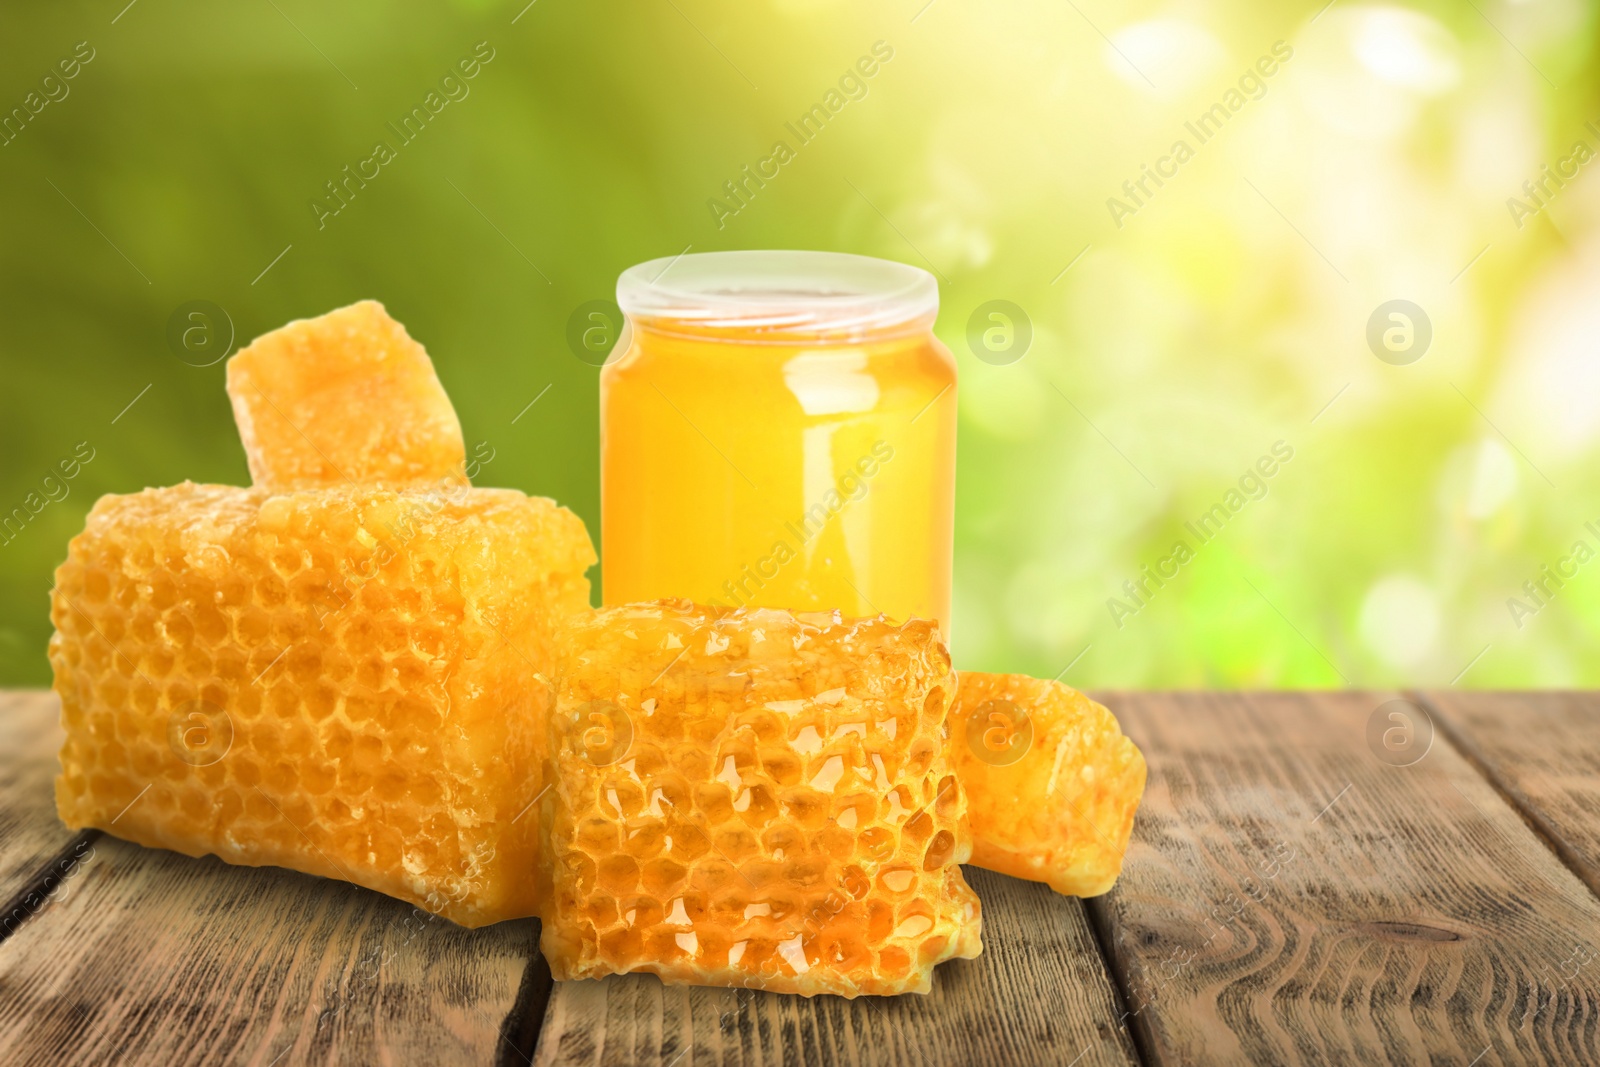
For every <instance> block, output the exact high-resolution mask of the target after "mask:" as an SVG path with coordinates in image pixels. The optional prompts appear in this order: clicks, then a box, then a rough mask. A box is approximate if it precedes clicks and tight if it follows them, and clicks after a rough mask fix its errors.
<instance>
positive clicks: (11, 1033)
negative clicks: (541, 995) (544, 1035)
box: [0, 837, 537, 1067]
mask: <svg viewBox="0 0 1600 1067" xmlns="http://www.w3.org/2000/svg"><path fill="white" fill-rule="evenodd" d="M80 868H81V869H80V872H79V873H78V874H77V876H76V877H75V878H73V879H72V880H71V881H70V882H69V883H68V885H67V886H65V887H64V889H63V891H62V892H60V893H58V894H57V896H56V898H55V899H53V900H52V901H51V903H50V904H49V905H48V906H47V907H45V908H44V909H43V910H42V911H40V913H39V914H37V915H35V916H33V917H32V918H30V919H29V920H28V921H27V922H25V923H23V924H22V926H21V927H20V928H19V929H18V930H17V931H16V933H15V934H14V935H13V936H12V937H11V938H10V939H8V940H7V941H5V942H4V943H0V1062H3V1063H5V1064H7V1065H18V1067H20V1065H24V1064H41V1065H43V1064H57V1063H64V1062H73V1063H113V1062H114V1063H118V1064H149V1065H159V1067H178V1065H188V1064H196V1065H198V1064H218V1063H227V1064H241V1065H254V1067H268V1065H275V1067H287V1065H289V1064H308V1063H309V1064H332V1063H344V1064H384V1063H416V1064H429V1065H434V1064H440V1065H443V1064H473V1065H488V1064H492V1063H495V1062H496V1061H497V1059H503V1058H506V1057H509V1059H510V1062H514V1063H520V1062H524V1060H525V1059H526V1055H527V1054H528V1053H529V1052H531V1049H529V1050H526V1051H524V1052H522V1053H516V1050H514V1049H511V1048H510V1045H509V1044H507V1042H506V1040H505V1039H504V1038H503V1037H502V1029H503V1028H504V1029H506V1030H507V1031H508V1032H512V1031H516V1030H517V1029H518V1027H517V1025H516V1019H515V1013H514V1010H513V1009H514V1007H515V1006H516V1002H517V996H518V990H519V986H521V985H522V981H523V978H524V972H525V970H526V969H527V964H528V961H529V959H530V955H531V954H533V953H535V952H536V951H537V947H536V943H535V942H536V924H535V923H534V922H533V921H532V920H522V921H517V922H509V923H501V924H499V925H496V926H491V927H487V928H484V929H482V930H475V931H469V930H464V929H462V928H460V927H457V926H454V925H452V924H451V923H449V922H447V921H446V920H444V919H431V918H430V917H429V916H428V915H426V914H425V913H421V912H416V911H414V910H413V909H412V908H411V907H410V906H409V905H407V904H404V903H402V902H400V901H397V900H392V899H390V898H388V897H384V896H380V895H378V894H376V893H372V892H369V891H367V890H364V889H358V888H356V887H354V886H349V885H345V884H342V883H338V882H330V881H325V880H322V879H318V878H312V877H310V876H307V875H301V874H296V873H293V872H290V871H283V870H278V869H276V868H245V867H228V866H226V865H225V864H223V863H222V862H221V861H219V860H216V859H203V860H192V859H188V858H187V857H183V856H179V855H176V854H174V853H170V852H163V851H160V850H156V849H144V848H140V847H138V846H136V845H130V844H127V843H126V842H122V841H118V840H116V839H114V838H111V837H102V838H100V839H99V840H98V841H96V842H94V844H93V848H92V852H91V854H90V855H88V856H87V857H86V858H85V859H84V860H83V861H82V862H81V864H80ZM513 1053H516V1054H515V1055H513Z"/></svg>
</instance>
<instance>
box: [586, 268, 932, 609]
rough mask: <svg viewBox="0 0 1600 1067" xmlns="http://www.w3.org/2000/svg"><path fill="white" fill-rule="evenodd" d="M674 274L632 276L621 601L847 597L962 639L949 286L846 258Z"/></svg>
mask: <svg viewBox="0 0 1600 1067" xmlns="http://www.w3.org/2000/svg"><path fill="white" fill-rule="evenodd" d="M641 270H643V271H644V272H645V277H644V280H639V279H637V278H636V279H635V280H634V282H633V283H632V284H631V285H630V275H633V274H634V272H636V271H641ZM661 270H662V265H661V264H659V263H657V264H642V265H641V267H636V268H634V269H633V271H630V272H628V273H627V274H624V275H623V280H622V282H621V283H620V284H619V286H618V296H619V302H621V303H622V305H623V309H624V310H625V311H626V312H627V313H628V316H629V326H630V328H629V330H628V331H627V332H626V333H625V334H624V336H623V339H622V341H621V342H619V345H618V347H617V350H616V352H615V353H614V355H613V358H612V359H611V360H610V361H609V362H608V363H607V365H606V367H605V368H604V370H603V371H602V373H601V390H600V400H601V456H602V460H601V462H602V505H601V545H602V552H603V568H602V569H603V582H604V599H605V602H606V603H607V604H620V603H628V602H633V601H643V600H654V599H658V598H662V597H686V598H689V599H691V600H694V601H697V602H700V603H711V604H721V605H724V606H728V607H752V606H753V607H780V608H792V609H796V610H831V609H835V608H837V609H840V610H842V611H843V612H844V614H845V615H846V616H872V615H878V614H880V613H881V614H884V615H887V616H888V617H889V618H890V619H892V620H895V621H897V622H905V621H907V620H910V619H930V620H934V621H937V622H938V623H939V624H940V626H941V628H942V629H943V631H944V633H945V634H946V636H948V634H949V621H950V581H951V578H950V575H951V550H952V549H951V542H952V535H953V532H952V521H953V520H952V516H953V509H954V490H955V484H954V483H955V433H956V390H955V383H956V372H955V363H954V360H953V359H952V358H951V356H950V353H949V351H948V350H947V349H946V348H945V347H944V346H943V345H941V344H940V343H939V342H938V340H937V339H935V338H934V336H933V334H932V324H933V317H934V315H935V313H936V312H937V289H936V288H935V287H934V284H933V279H932V278H931V277H930V276H928V275H926V274H925V273H924V272H922V271H918V270H916V269H915V268H911V267H906V266H904V265H901V264H891V263H886V262H883V261H879V260H871V259H866V258H864V257H859V256H843V255H835V254H829V253H713V254H710V255H706V256H688V257H683V259H681V260H680V261H678V262H677V263H675V264H672V265H671V266H670V267H669V268H668V271H667V273H666V275H665V276H664V278H665V280H664V281H663V280H653V279H652V278H651V276H652V275H653V276H654V279H661V278H663V275H661V274H660V272H661ZM730 277H731V278H735V279H739V281H737V282H729V281H727V279H728V278H730ZM675 279H681V280H680V281H678V284H677V287H676V288H672V287H671V286H670V285H669V284H668V283H670V282H672V281H674V280H675ZM719 279H720V280H719Z"/></svg>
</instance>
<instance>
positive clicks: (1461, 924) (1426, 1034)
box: [1090, 693, 1600, 1065]
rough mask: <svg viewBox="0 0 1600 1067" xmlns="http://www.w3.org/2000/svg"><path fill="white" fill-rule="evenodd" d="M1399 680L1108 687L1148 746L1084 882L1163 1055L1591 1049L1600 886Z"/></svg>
mask: <svg viewBox="0 0 1600 1067" xmlns="http://www.w3.org/2000/svg"><path fill="white" fill-rule="evenodd" d="M1390 696H1391V695H1390V694H1376V695H1363V694H1359V693H1339V694H1320V695H1309V694H1273V695H1265V694H1263V695H1237V694H1193V695H1182V696H1178V695H1155V694H1151V695H1140V696H1134V695H1129V696H1115V695H1113V696H1109V697H1107V698H1106V703H1107V704H1108V705H1109V706H1110V707H1112V708H1113V709H1114V710H1115V711H1116V712H1117V713H1118V716H1119V718H1120V719H1121V720H1122V723H1123V725H1124V727H1125V728H1126V730H1127V732H1128V733H1129V735H1130V736H1132V737H1133V738H1134V740H1135V741H1136V742H1137V743H1138V744H1139V745H1140V747H1141V748H1142V749H1143V750H1144V753H1145V756H1146V758H1147V759H1148V760H1149V762H1150V784H1149V787H1148V789H1147V791H1146V794H1145V800H1144V805H1143V807H1142V809H1141V811H1140V813H1139V818H1138V822H1137V823H1136V825H1135V829H1134V844H1133V846H1132V848H1131V849H1130V852H1129V856H1128V862H1127V865H1126V867H1125V868H1124V871H1123V875H1122V880H1121V881H1120V882H1119V883H1118V886H1117V888H1116V889H1115V890H1113V891H1112V893H1110V894H1108V895H1107V896H1106V897H1102V898H1100V899H1099V900H1097V901H1093V902H1091V904H1090V908H1091V911H1092V914H1093V915H1094V917H1095V920H1096V922H1097V923H1098V924H1099V926H1100V929H1101V932H1102V935H1103V936H1102V940H1103V942H1104V943H1105V944H1106V946H1107V948H1108V950H1109V952H1110V957H1111V961H1112V965H1113V967H1114V969H1115V970H1116V972H1117V974H1118V976H1119V977H1120V978H1121V980H1122V981H1123V982H1124V983H1125V986H1124V988H1125V990H1126V995H1127V998H1128V1009H1127V1010H1128V1011H1129V1012H1130V1016H1129V1020H1128V1021H1129V1023H1130V1024H1131V1025H1132V1026H1133V1027H1134V1029H1135V1031H1136V1033H1137V1036H1138V1039H1139V1044H1140V1048H1141V1050H1142V1051H1143V1053H1144V1055H1145V1059H1146V1061H1147V1062H1150V1063H1157V1064H1179V1063H1182V1064H1234V1063H1263V1064H1283V1063H1330V1064H1332V1063H1338V1064H1343V1063H1372V1064H1388V1063H1434V1064H1446V1063H1453V1064H1463V1065H1464V1064H1472V1063H1479V1064H1491V1063H1497V1064H1518V1063H1529V1064H1533V1063H1540V1064H1543V1063H1573V1064H1576V1063H1597V1062H1600V959H1596V958H1595V957H1596V940H1595V939H1596V937H1597V933H1600V902H1597V901H1596V899H1595V897H1594V896H1593V895H1592V894H1590V892H1589V891H1588V889H1587V888H1586V887H1585V886H1584V885H1583V884H1582V883H1581V882H1580V881H1578V879H1577V878H1575V877H1574V876H1573V874H1572V873H1571V872H1570V871H1568V870H1567V869H1566V867H1564V866H1563V865H1562V864H1561V863H1560V862H1559V861H1558V860H1557V858H1556V857H1555V856H1554V855H1553V854H1552V853H1551V852H1550V851H1549V850H1548V849H1547V848H1546V847H1545V846H1544V844H1543V843H1542V842H1541V841H1540V839H1539V838H1538V837H1537V836H1536V835H1535V834H1534V833H1533V832H1532V831H1530V830H1529V828H1528V827H1527V825H1526V824H1524V822H1523V821H1522V819H1521V818H1520V817H1519V815H1518V814H1517V813H1516V812H1515V811H1513V810H1512V809H1511V808H1510V807H1509V806H1508V805H1507V804H1505V803H1504V802H1503V801H1502V800H1501V798H1500V797H1499V795H1498V794H1497V793H1496V792H1495V790H1494V788H1493V787H1492V786H1491V785H1490V784H1489V783H1488V782H1486V781H1484V780H1483V779H1482V778H1481V777H1480V776H1479V775H1478V774H1477V773H1476V771H1475V770H1474V769H1473V768H1472V767H1471V766H1470V765H1469V764H1468V762H1467V761H1466V760H1465V759H1463V758H1462V757H1461V756H1460V755H1459V754H1458V753H1457V752H1456V751H1455V750H1454V749H1453V748H1452V747H1451V746H1450V745H1449V744H1446V743H1444V742H1443V741H1442V740H1436V741H1435V743H1434V744H1433V746H1432V748H1431V749H1430V750H1429V751H1428V754H1427V755H1426V756H1425V757H1424V758H1423V759H1422V760H1421V761H1420V762H1417V763H1415V764H1414V765H1411V766H1405V767H1401V766H1391V765H1389V764H1388V763H1385V762H1383V761H1382V760H1381V759H1380V758H1379V757H1378V756H1377V755H1375V754H1374V752H1373V751H1372V750H1371V749H1369V747H1368V744H1367V740H1366V729H1367V724H1368V720H1369V718H1370V717H1371V716H1372V715H1373V713H1374V711H1375V710H1377V709H1378V708H1379V706H1380V705H1381V704H1383V703H1384V701H1385V700H1387V699H1388V698H1389V697H1390Z"/></svg>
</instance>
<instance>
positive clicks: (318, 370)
mask: <svg viewBox="0 0 1600 1067" xmlns="http://www.w3.org/2000/svg"><path fill="white" fill-rule="evenodd" d="M228 396H229V398H230V399H231V400H232V401H233V417H234V421H236V422H237V423H238V424H239V437H240V438H241V439H242V440H243V441H244V451H245V457H246V459H247V460H248V461H249V464H250V478H251V480H252V481H253V482H254V483H255V484H256V485H258V486H262V487H265V488H268V489H278V490H286V489H308V488H312V487H315V486H320V485H356V484H360V485H365V484H367V483H381V484H384V485H387V486H390V487H392V488H398V487H402V486H416V485H425V484H428V483H434V482H441V481H450V482H454V483H457V484H460V483H464V482H465V481H466V478H465V476H464V474H463V470H464V467H465V462H466V449H465V447H464V446H463V444H462V440H461V423H460V422H458V421H457V420H456V411H455V408H454V407H452V406H451V404H450V398H449V397H448V396H446V395H445V392H444V387H443V386H442V385H440V384H439V378H438V375H436V374H434V372H433V361H432V360H430V359H429V358H428V353H427V352H426V351H424V350H423V348H422V346H421V345H419V344H417V342H415V341H413V340H412V339H411V337H410V335H409V334H407V333H406V329H405V327H404V326H402V325H400V324H399V323H398V322H396V321H395V320H394V319H392V318H390V317H389V313H388V312H386V311H384V309H383V305H382V304H380V303H378V302H377V301H375V300H363V301H361V302H360V303H359V304H351V305H350V306H349V307H345V308H340V309H339V310H337V311H330V312H328V314H326V315H323V316H322V317H320V318H315V319H301V320H299V321H297V322H291V323H289V324H288V325H287V326H283V327H280V328H279V329H276V330H273V331H272V332H271V333H268V334H263V335H262V336H260V337H258V338H256V339H255V340H254V341H252V342H251V343H250V344H249V345H248V346H247V347H245V348H243V349H241V350H240V351H239V352H238V354H236V355H235V356H234V357H233V358H232V359H230V360H229V361H228Z"/></svg>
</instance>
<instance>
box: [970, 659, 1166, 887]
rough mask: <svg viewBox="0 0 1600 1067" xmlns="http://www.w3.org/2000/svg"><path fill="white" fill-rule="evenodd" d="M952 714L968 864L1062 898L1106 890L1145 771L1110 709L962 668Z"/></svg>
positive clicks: (1039, 685)
mask: <svg viewBox="0 0 1600 1067" xmlns="http://www.w3.org/2000/svg"><path fill="white" fill-rule="evenodd" d="M950 719H951V725H950V732H951V736H952V738H953V740H952V742H951V753H952V761H953V763H954V764H955V768H956V774H957V775H958V776H959V777H960V779H961V785H962V787H963V788H964V789H965V790H966V792H967V797H968V803H969V805H970V809H969V810H970V815H971V819H972V835H973V848H972V862H973V863H974V864H976V865H977V866H979V867H987V868H988V869H989V870H991V871H999V872H1001V873H1002V874H1009V875H1012V876H1014V877H1017V878H1026V879H1028V880H1029V881H1033V882H1047V883H1049V885H1050V888H1052V889H1054V890H1055V891H1056V892H1057V893H1065V894H1066V895H1068V896H1075V897H1093V896H1099V895H1100V894H1101V893H1104V892H1106V891H1107V890H1109V889H1110V888H1111V886H1112V884H1113V883H1114V882H1116V880H1117V875H1118V874H1119V873H1120V872H1121V871H1122V857H1123V854H1124V853H1125V852H1126V851H1127V849H1128V836H1129V834H1131V833H1132V832H1133V813H1134V811H1135V809H1137V808H1138V806H1139V797H1140V796H1141V795H1142V794H1143V793H1144V778H1145V765H1144V757H1143V756H1142V755H1140V753H1139V750H1138V748H1136V747H1135V746H1134V744H1133V742H1132V741H1130V740H1128V739H1127V738H1126V737H1124V736H1123V735H1122V731H1121V729H1119V728H1118V726H1117V720H1116V719H1115V718H1113V717H1112V715H1111V712H1109V711H1107V710H1106V709H1105V708H1104V707H1102V706H1100V705H1099V704H1096V703H1095V702H1094V701H1092V700H1090V699H1089V698H1088V697H1086V696H1084V695H1083V694H1082V693H1080V692H1078V691H1077V690H1075V689H1069V688H1068V687H1067V686H1064V685H1062V684H1061V683H1060V682H1046V681H1041V680H1040V679H1038V678H1029V677H1028V676H1027V675H1023V674H979V673H977V672H975V671H962V672H961V686H960V688H959V689H958V690H957V694H956V702H955V707H954V708H953V709H952V711H951V716H950Z"/></svg>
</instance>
